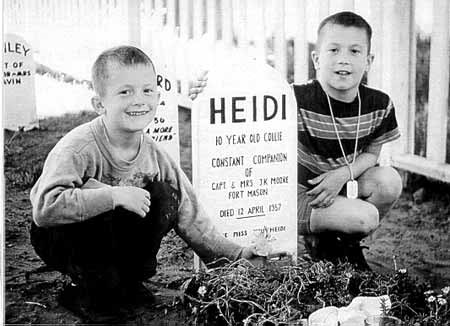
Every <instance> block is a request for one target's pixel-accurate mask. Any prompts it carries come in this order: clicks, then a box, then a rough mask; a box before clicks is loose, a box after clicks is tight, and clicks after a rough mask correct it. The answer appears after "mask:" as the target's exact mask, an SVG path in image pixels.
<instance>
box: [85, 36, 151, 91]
mask: <svg viewBox="0 0 450 326" xmlns="http://www.w3.org/2000/svg"><path fill="white" fill-rule="evenodd" d="M114 64H117V65H120V66H124V67H128V66H136V65H140V64H141V65H149V66H151V67H152V69H153V71H154V72H155V73H156V69H155V65H154V64H153V61H152V60H151V59H150V57H149V56H148V55H146V54H145V53H144V52H143V51H142V50H140V49H138V48H136V47H134V46H130V45H123V46H117V47H114V48H111V49H108V50H105V51H103V52H102V53H101V54H100V55H99V56H98V57H97V59H96V60H95V62H94V65H93V66H92V72H91V73H92V87H93V88H94V91H95V92H96V93H97V94H98V95H100V96H103V95H105V82H106V81H107V80H108V78H109V77H110V74H109V72H110V69H111V65H114Z"/></svg>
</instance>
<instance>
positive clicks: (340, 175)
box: [306, 167, 349, 208]
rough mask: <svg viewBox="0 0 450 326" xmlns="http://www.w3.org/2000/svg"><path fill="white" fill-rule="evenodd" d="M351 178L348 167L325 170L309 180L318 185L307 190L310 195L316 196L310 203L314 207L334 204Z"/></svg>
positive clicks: (310, 182)
mask: <svg viewBox="0 0 450 326" xmlns="http://www.w3.org/2000/svg"><path fill="white" fill-rule="evenodd" d="M348 180H349V176H348V170H347V167H345V168H339V169H336V170H333V171H328V172H325V173H323V174H321V175H319V176H318V177H315V178H314V179H311V180H308V183H309V184H311V185H316V186H315V187H314V188H313V189H311V190H309V191H308V192H306V194H307V195H309V196H315V198H314V200H313V201H312V202H311V203H310V204H311V206H312V207H314V208H325V207H328V206H330V205H331V204H333V202H334V199H335V198H336V196H337V195H338V194H339V192H340V191H341V189H342V187H343V186H344V184H345V183H346V182H347V181H348Z"/></svg>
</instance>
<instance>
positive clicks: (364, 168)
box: [193, 12, 402, 269]
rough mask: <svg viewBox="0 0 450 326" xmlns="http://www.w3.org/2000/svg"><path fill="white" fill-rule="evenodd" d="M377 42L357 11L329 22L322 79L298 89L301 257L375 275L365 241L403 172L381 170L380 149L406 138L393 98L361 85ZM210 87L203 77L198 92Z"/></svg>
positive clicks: (397, 190)
mask: <svg viewBox="0 0 450 326" xmlns="http://www.w3.org/2000/svg"><path fill="white" fill-rule="evenodd" d="M371 36H372V29H371V27H370V25H369V24H368V23H367V22H366V21H365V20H364V19H363V18H362V17H361V16H359V15H357V14H355V13H353V12H339V13H336V14H334V15H331V16H329V17H327V18H325V19H324V20H323V21H322V22H321V24H320V26H319V28H318V40H317V44H316V50H315V51H313V52H312V60H313V62H314V67H315V69H316V75H317V76H316V77H317V79H316V80H314V81H312V82H309V83H307V84H304V85H293V91H294V94H295V97H296V101H297V112H298V150H297V152H298V155H297V158H298V194H297V195H298V214H297V217H298V230H299V243H300V245H301V246H299V252H300V251H301V249H302V246H303V245H305V246H306V249H307V251H308V253H309V254H310V255H311V256H312V258H314V259H327V260H331V261H333V262H337V261H342V260H347V261H349V262H351V263H353V264H354V265H355V266H356V267H357V268H360V269H369V266H368V264H367V262H366V260H365V258H364V255H363V253H362V250H361V246H360V240H361V239H363V238H364V237H366V236H367V235H369V234H371V233H372V232H373V231H374V230H375V229H376V228H377V227H378V225H379V221H380V219H381V218H382V217H383V216H384V215H385V214H386V213H387V212H388V210H389V209H390V208H391V207H392V205H393V203H394V202H395V201H396V200H397V199H398V197H399V196H400V194H401V191H402V180H401V178H400V175H399V174H398V172H397V171H396V170H395V169H393V168H391V167H380V166H378V165H377V161H378V157H379V154H380V151H381V147H382V145H383V144H385V143H387V142H390V141H393V140H395V139H397V138H398V137H400V133H399V131H398V127H397V121H396V118H395V110H394V105H393V103H392V101H391V99H390V97H389V96H388V95H387V94H385V93H383V92H381V91H379V90H376V89H373V88H370V87H367V86H365V85H363V84H361V80H362V78H363V75H364V73H366V72H368V71H369V68H370V66H371V64H372V61H373V59H374V57H373V55H372V54H371V53H370V42H371ZM205 85H206V78H203V83H202V84H200V85H199V86H198V87H196V88H194V89H193V92H194V93H195V94H198V93H201V92H202V91H203V87H204V86H205ZM347 183H348V184H349V186H348V187H349V188H348V189H349V190H350V192H349V193H347ZM348 197H351V198H348Z"/></svg>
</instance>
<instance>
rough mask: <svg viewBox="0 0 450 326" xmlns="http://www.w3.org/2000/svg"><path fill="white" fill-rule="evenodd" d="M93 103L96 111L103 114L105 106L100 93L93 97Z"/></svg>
mask: <svg viewBox="0 0 450 326" xmlns="http://www.w3.org/2000/svg"><path fill="white" fill-rule="evenodd" d="M91 104H92V107H93V108H94V111H95V112H97V114H99V115H101V114H103V113H105V108H104V106H103V103H102V100H101V99H100V97H99V96H98V95H96V96H94V97H92V99H91Z"/></svg>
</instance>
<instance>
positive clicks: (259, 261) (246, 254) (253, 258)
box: [241, 246, 267, 267]
mask: <svg viewBox="0 0 450 326" xmlns="http://www.w3.org/2000/svg"><path fill="white" fill-rule="evenodd" d="M241 258H245V259H247V260H248V261H249V262H250V263H252V264H253V265H255V266H256V267H261V266H264V264H265V263H266V261H267V257H264V256H260V255H258V254H257V253H256V248H255V247H253V246H251V247H245V248H244V249H243V250H242V253H241Z"/></svg>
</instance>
